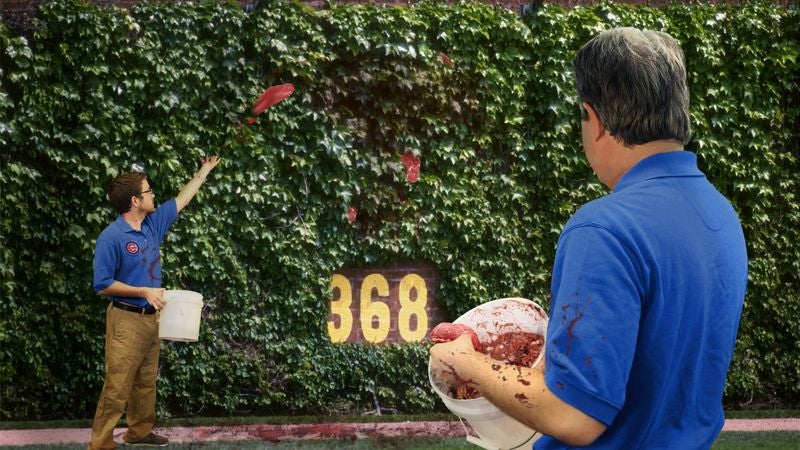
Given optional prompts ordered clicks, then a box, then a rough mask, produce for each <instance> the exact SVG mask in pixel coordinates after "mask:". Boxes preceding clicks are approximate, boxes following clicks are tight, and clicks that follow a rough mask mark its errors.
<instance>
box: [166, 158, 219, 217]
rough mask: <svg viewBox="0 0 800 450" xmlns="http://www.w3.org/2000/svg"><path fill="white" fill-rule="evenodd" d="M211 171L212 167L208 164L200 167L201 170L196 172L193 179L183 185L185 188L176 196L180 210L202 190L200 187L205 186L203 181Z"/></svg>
mask: <svg viewBox="0 0 800 450" xmlns="http://www.w3.org/2000/svg"><path fill="white" fill-rule="evenodd" d="M210 171H211V169H210V168H208V167H207V166H202V167H200V170H198V171H197V173H195V174H194V177H192V179H191V180H189V182H188V183H186V185H185V186H183V189H181V191H180V192H179V193H178V196H177V197H175V201H176V203H177V204H178V211H180V210H182V209H183V208H185V207H186V205H188V204H189V202H190V201H191V200H192V199H193V198H194V196H195V195H196V194H197V192H198V191H199V190H200V187H201V186H203V183H205V181H206V177H207V176H208V173H209V172H210Z"/></svg>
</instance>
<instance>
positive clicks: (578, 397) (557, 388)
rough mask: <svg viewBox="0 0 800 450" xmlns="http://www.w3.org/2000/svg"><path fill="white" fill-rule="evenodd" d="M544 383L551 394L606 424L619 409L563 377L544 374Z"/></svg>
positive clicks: (609, 422)
mask: <svg viewBox="0 0 800 450" xmlns="http://www.w3.org/2000/svg"><path fill="white" fill-rule="evenodd" d="M545 383H546V384H547V387H548V388H549V389H550V391H551V392H552V393H553V395H555V396H556V397H558V398H559V399H561V400H562V401H564V402H566V403H568V404H570V405H571V406H573V407H575V408H576V409H578V410H580V411H581V412H582V413H584V414H587V415H589V416H591V417H592V418H594V419H596V420H598V421H600V422H602V423H603V424H605V425H606V426H610V425H611V422H613V421H614V418H615V417H616V416H617V414H618V413H619V410H620V409H621V407H619V406H616V405H614V404H612V403H609V402H608V401H606V400H604V399H602V398H599V397H597V396H596V395H594V394H590V393H588V392H586V391H584V390H583V389H581V388H579V387H578V386H576V385H575V384H573V383H571V382H570V381H569V380H568V379H565V378H564V377H557V376H556V375H552V376H547V375H546V376H545Z"/></svg>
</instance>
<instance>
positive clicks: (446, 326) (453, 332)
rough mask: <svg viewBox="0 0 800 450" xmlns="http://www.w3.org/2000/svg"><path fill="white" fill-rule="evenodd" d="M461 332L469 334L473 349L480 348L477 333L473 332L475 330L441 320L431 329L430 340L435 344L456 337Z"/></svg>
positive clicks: (478, 349)
mask: <svg viewBox="0 0 800 450" xmlns="http://www.w3.org/2000/svg"><path fill="white" fill-rule="evenodd" d="M462 334H467V335H469V337H470V339H472V346H473V347H475V350H477V351H480V350H481V341H480V340H479V339H478V334H477V333H475V330H473V329H472V328H470V327H468V326H466V325H463V324H460V323H450V322H442V323H440V324H439V325H436V326H435V327H434V328H433V330H431V341H433V342H435V343H437V344H439V343H442V342H450V341H453V340H455V339H458V337H459V336H461V335H462Z"/></svg>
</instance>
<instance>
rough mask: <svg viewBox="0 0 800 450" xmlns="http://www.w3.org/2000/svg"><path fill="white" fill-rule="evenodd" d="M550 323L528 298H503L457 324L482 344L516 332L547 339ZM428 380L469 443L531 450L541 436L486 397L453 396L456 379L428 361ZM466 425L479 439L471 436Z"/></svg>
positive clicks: (475, 311)
mask: <svg viewBox="0 0 800 450" xmlns="http://www.w3.org/2000/svg"><path fill="white" fill-rule="evenodd" d="M547 321H548V317H547V314H546V313H545V312H544V310H543V309H542V308H541V307H540V306H539V305H538V304H536V303H535V302H533V301H531V300H527V299H524V298H503V299H498V300H493V301H490V302H487V303H484V304H483V305H480V306H477V307H475V308H473V309H472V310H470V311H468V312H466V313H465V314H463V315H462V316H461V317H459V318H458V319H456V320H455V321H454V322H453V323H454V324H463V325H466V326H468V327H470V328H471V329H473V330H474V331H475V332H476V333H477V335H478V338H479V339H480V341H481V343H488V342H492V340H493V339H494V338H496V337H497V336H498V335H502V334H506V333H514V332H528V333H536V334H539V335H541V336H545V335H546V334H547ZM461 339H462V340H463V342H462V343H463V344H464V345H470V342H469V340H467V339H466V338H465V337H462V338H461ZM543 355H544V349H543V348H542V351H541V352H540V354H539V357H538V359H537V360H536V361H535V362H534V364H533V365H534V366H535V365H537V364H540V363H541V361H542V358H543V357H544V356H543ZM428 379H429V380H430V383H431V386H433V390H434V391H435V392H436V393H437V394H438V395H439V397H440V398H441V399H442V402H443V403H444V404H445V406H447V408H448V409H449V410H450V412H452V413H453V414H455V415H456V416H458V418H459V420H461V423H462V425H464V432H465V433H466V435H467V436H466V439H467V441H468V442H471V443H473V444H475V445H478V446H480V447H483V448H485V449H516V448H530V447H531V445H532V443H533V442H535V441H536V440H537V439H539V437H541V434H540V433H538V432H537V431H536V430H533V429H531V428H529V427H528V426H526V425H524V424H522V423H520V422H519V421H517V420H516V419H514V418H512V417H511V416H508V415H507V414H505V413H504V412H503V411H501V410H500V409H498V408H497V407H496V406H494V405H493V404H492V403H490V402H489V400H487V399H485V398H483V397H478V398H471V399H466V400H460V399H456V398H454V397H452V396H451V395H450V392H452V391H453V390H454V389H453V380H454V377H453V376H452V375H451V374H448V373H445V371H440V370H437V368H436V367H434V365H433V362H432V361H431V360H429V362H428ZM465 422H466V423H469V425H470V428H471V429H472V431H474V433H475V434H477V436H474V435H472V434H471V433H470V429H469V428H468V427H467V426H466V424H465Z"/></svg>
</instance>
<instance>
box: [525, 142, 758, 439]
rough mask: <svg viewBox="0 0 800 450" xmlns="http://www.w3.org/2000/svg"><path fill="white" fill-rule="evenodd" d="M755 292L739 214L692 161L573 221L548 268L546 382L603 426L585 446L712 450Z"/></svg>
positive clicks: (654, 162)
mask: <svg viewBox="0 0 800 450" xmlns="http://www.w3.org/2000/svg"><path fill="white" fill-rule="evenodd" d="M746 286H747V252H746V248H745V240H744V235H743V232H742V228H741V225H740V223H739V219H738V217H737V215H736V212H735V211H734V209H733V207H732V206H731V205H730V203H729V202H728V201H727V200H726V199H725V198H724V197H723V196H722V195H721V194H720V193H719V192H718V191H717V190H716V189H715V188H714V187H713V186H712V185H711V183H709V181H708V180H707V179H706V177H705V175H704V174H703V173H702V172H701V171H700V170H699V169H698V167H697V158H696V156H695V155H694V154H693V153H690V152H687V151H676V152H670V153H661V154H656V155H653V156H650V157H648V158H646V159H644V160H642V161H640V162H639V163H638V164H636V165H635V166H634V167H632V168H631V169H630V170H629V171H628V172H627V173H626V174H625V175H624V176H623V177H622V178H621V179H620V181H619V182H618V183H617V185H616V186H615V189H614V191H613V192H612V193H611V194H609V195H606V196H604V197H602V198H599V199H597V200H594V201H592V202H589V203H587V204H586V205H584V206H583V207H582V208H580V210H579V211H578V212H577V213H575V215H574V216H573V217H572V218H571V219H570V220H569V221H568V223H567V224H566V226H565V228H564V230H563V232H562V234H561V237H560V238H559V242H558V250H557V253H556V260H555V264H554V268H553V280H552V286H551V295H552V301H551V311H550V322H549V325H548V333H547V347H546V366H545V381H546V383H547V386H548V387H549V388H550V390H551V391H552V392H553V393H554V394H555V395H556V396H558V397H559V398H560V399H562V400H563V401H565V402H566V403H569V404H570V405H572V406H574V407H575V408H577V409H579V410H581V411H582V412H584V413H585V414H587V415H589V416H591V417H593V418H595V419H596V420H598V421H600V422H602V423H604V424H605V425H607V427H608V428H607V430H606V432H605V433H604V434H603V435H601V436H600V437H599V438H598V439H597V441H595V443H594V444H593V445H592V446H590V448H602V449H676V448H680V449H705V448H709V447H710V446H711V445H712V444H713V442H714V440H715V439H716V436H717V435H718V434H719V431H720V430H721V428H722V425H723V423H724V415H723V410H722V393H723V389H724V388H725V378H726V374H727V370H728V366H729V364H730V360H731V357H732V355H733V347H734V342H735V341H736V334H737V330H738V326H739V318H740V315H741V310H742V304H743V301H744V295H745V289H746ZM534 448H535V449H537V450H538V449H563V448H568V446H567V445H566V444H563V443H560V442H558V441H556V440H554V439H552V438H550V437H543V438H542V439H540V440H539V441H538V442H536V443H535V444H534Z"/></svg>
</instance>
